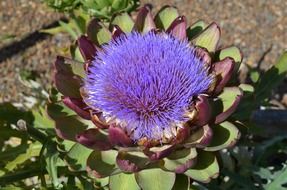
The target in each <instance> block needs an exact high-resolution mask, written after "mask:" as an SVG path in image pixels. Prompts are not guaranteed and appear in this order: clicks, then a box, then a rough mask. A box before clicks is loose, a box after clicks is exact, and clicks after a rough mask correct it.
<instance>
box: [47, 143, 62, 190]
mask: <svg viewBox="0 0 287 190" xmlns="http://www.w3.org/2000/svg"><path fill="white" fill-rule="evenodd" d="M44 156H45V161H46V169H47V171H48V173H49V175H50V177H51V178H52V183H53V187H54V188H55V189H61V188H62V184H61V183H60V181H59V179H58V162H59V161H60V157H59V156H60V154H59V152H58V151H57V149H56V144H55V143H53V142H48V144H47V145H46V150H45V152H44Z"/></svg>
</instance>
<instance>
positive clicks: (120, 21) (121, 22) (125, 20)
mask: <svg viewBox="0 0 287 190" xmlns="http://www.w3.org/2000/svg"><path fill="white" fill-rule="evenodd" d="M111 23H112V24H113V25H118V26H119V27H120V28H121V29H122V30H123V32H125V33H128V32H131V31H132V29H133V26H134V21H133V20H132V18H131V17H130V15H128V13H122V14H120V15H117V16H116V17H114V19H113V20H112V22H111Z"/></svg>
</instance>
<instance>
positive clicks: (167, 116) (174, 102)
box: [85, 32, 212, 141]
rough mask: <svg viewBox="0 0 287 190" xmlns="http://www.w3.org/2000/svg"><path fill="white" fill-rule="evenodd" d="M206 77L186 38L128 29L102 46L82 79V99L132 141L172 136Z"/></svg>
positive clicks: (204, 86) (201, 90) (205, 86)
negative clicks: (121, 129)
mask: <svg viewBox="0 0 287 190" xmlns="http://www.w3.org/2000/svg"><path fill="white" fill-rule="evenodd" d="M211 81H212V78H211V77H210V76H209V75H208V72H207V70H206V68H205V66H204V63H203V61H202V60H201V59H200V58H199V57H197V56H196V54H195V49H194V47H192V46H191V45H190V44H189V43H188V42H187V41H179V40H177V39H175V38H174V37H172V36H170V35H168V34H155V33H153V32H149V33H146V34H139V33H136V32H132V33H130V34H127V35H126V36H125V35H122V36H120V37H118V38H117V39H116V40H113V41H111V42H110V43H109V44H107V45H105V46H103V50H102V51H101V52H98V54H97V55H96V57H95V59H94V61H93V62H92V65H91V66H90V67H89V73H88V75H87V77H86V79H85V89H86V92H87V95H88V96H87V97H86V98H85V102H86V103H87V104H88V105H89V106H91V107H92V108H94V109H96V110H99V111H101V112H103V114H104V115H105V116H106V118H109V120H110V121H113V122H115V123H117V124H118V125H119V126H121V127H122V128H123V129H125V130H126V131H127V132H128V134H129V135H130V136H131V138H132V139H133V140H135V141H137V140H139V139H141V138H143V137H146V138H147V139H149V140H160V139H161V138H163V137H174V136H175V135H176V130H177V128H178V127H180V126H182V125H181V124H182V123H184V122H186V121H187V120H188V118H187V116H186V113H187V111H188V110H189V109H190V105H191V103H192V101H193V97H194V96H197V95H198V94H201V93H204V92H205V91H206V90H207V89H208V87H209V85H210V84H211Z"/></svg>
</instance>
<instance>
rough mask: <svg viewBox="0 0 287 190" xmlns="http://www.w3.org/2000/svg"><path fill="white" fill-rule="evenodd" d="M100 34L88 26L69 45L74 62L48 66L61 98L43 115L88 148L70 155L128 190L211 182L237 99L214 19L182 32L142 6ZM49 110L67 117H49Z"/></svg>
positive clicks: (182, 21)
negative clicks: (73, 48)
mask: <svg viewBox="0 0 287 190" xmlns="http://www.w3.org/2000/svg"><path fill="white" fill-rule="evenodd" d="M109 28H110V30H109V29H108V28H107V27H106V26H105V25H104V24H102V23H99V22H98V20H96V19H94V20H91V21H90V23H89V25H88V29H87V35H83V36H81V37H80V38H79V39H78V40H77V43H76V44H77V48H78V50H79V52H80V53H81V56H82V58H78V60H81V59H83V60H84V61H83V62H80V61H73V60H72V59H69V58H65V57H62V56H58V57H57V60H56V61H55V65H54V66H55V68H54V83H55V86H56V88H57V90H58V91H59V92H60V93H61V94H62V95H61V99H60V101H59V102H56V103H55V100H54V101H52V103H51V104H50V105H48V113H49V115H50V116H51V118H53V119H54V120H55V121H56V133H57V135H58V136H59V137H60V138H63V139H67V140H70V141H74V142H77V145H79V144H81V146H82V145H83V146H84V147H87V148H89V149H90V151H88V153H85V154H86V155H81V154H82V153H81V152H80V151H79V152H77V151H74V153H73V158H74V159H75V160H77V158H78V157H81V159H82V160H83V162H84V163H85V164H86V166H85V168H86V169H87V171H88V173H89V174H90V175H91V176H94V177H96V178H104V177H109V178H110V181H109V183H110V187H112V186H113V185H115V184H114V183H113V182H115V181H121V182H120V183H121V184H122V183H125V182H124V181H125V180H126V181H129V182H128V183H129V184H130V185H131V188H130V189H140V188H142V189H153V188H152V186H153V185H154V183H157V184H158V185H159V186H160V188H159V189H171V188H172V187H174V186H176V185H178V183H179V182H178V180H181V182H180V183H181V184H186V185H189V183H190V181H189V180H195V181H199V182H204V183H208V182H209V181H210V180H211V179H213V178H216V177H217V176H218V174H219V164H218V158H217V155H218V154H216V152H218V151H220V150H222V149H225V148H229V147H231V146H233V145H234V144H235V143H236V141H237V140H238V139H239V137H240V131H239V130H238V129H237V128H236V126H235V124H234V121H235V119H232V113H233V112H234V111H235V110H236V107H237V106H238V104H239V102H240V100H241V98H242V96H243V90H242V89H241V88H240V87H238V86H235V84H236V82H234V80H233V78H234V77H236V73H237V71H238V68H239V65H240V63H241V61H242V54H241V52H240V50H239V49H238V48H237V47H234V46H230V47H226V48H218V43H219V39H220V35H221V33H220V29H219V26H218V25H217V24H216V23H211V24H209V25H207V24H206V23H205V22H203V21H198V22H196V23H194V24H193V25H191V26H189V27H188V26H187V22H186V17H185V16H180V15H179V13H178V11H177V9H176V8H174V7H170V6H165V7H163V8H162V9H161V10H160V11H159V12H158V13H157V14H156V16H155V17H154V18H153V16H152V14H151V12H150V8H149V7H148V6H147V5H146V6H144V7H142V8H141V9H139V11H138V14H137V17H136V19H135V20H133V19H132V18H131V17H130V16H129V15H128V14H126V13H122V14H119V15H117V16H115V17H114V18H113V20H112V21H111V23H110V26H109ZM76 57H77V56H76V55H75V54H74V53H73V58H74V59H77V58H76ZM56 104H58V105H56ZM59 104H63V105H65V108H63V107H62V109H65V110H66V108H67V107H68V108H70V109H71V110H73V113H71V112H67V113H64V112H61V113H60V114H55V113H53V111H55V110H57V108H59V107H57V106H59ZM79 117H80V118H81V119H79ZM229 118H231V119H229ZM228 119H229V120H228ZM80 121H81V122H82V123H85V124H87V125H80V124H79V123H80ZM91 123H92V124H91ZM72 149H73V148H72ZM85 156H86V157H85ZM154 178H156V179H157V180H156V181H155V180H154ZM132 187H134V188H132ZM112 189H113V188H112Z"/></svg>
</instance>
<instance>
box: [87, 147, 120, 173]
mask: <svg viewBox="0 0 287 190" xmlns="http://www.w3.org/2000/svg"><path fill="white" fill-rule="evenodd" d="M116 157H117V151H115V150H108V151H97V150H94V151H93V152H92V153H91V154H90V156H89V158H88V160H87V170H88V173H89V174H90V175H91V176H94V177H96V178H103V177H107V176H111V175H115V174H118V173H121V171H120V170H119V169H118V167H117V165H116Z"/></svg>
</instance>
